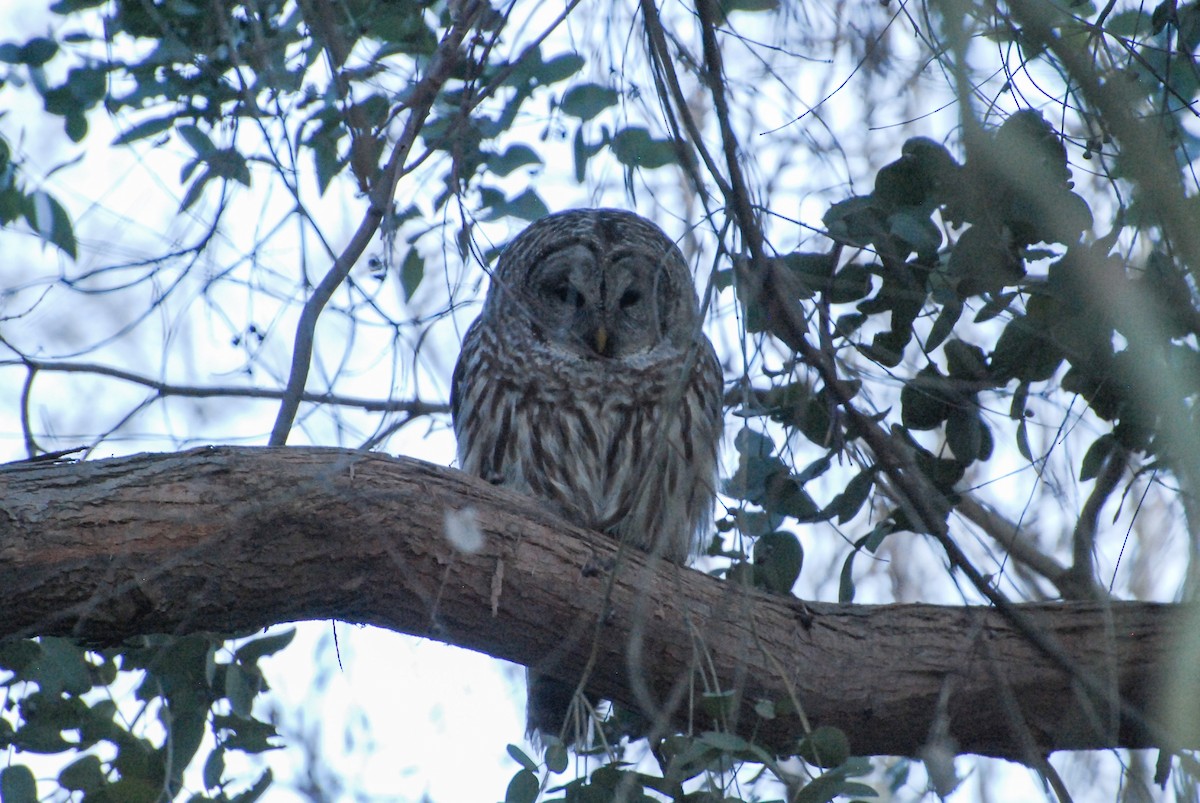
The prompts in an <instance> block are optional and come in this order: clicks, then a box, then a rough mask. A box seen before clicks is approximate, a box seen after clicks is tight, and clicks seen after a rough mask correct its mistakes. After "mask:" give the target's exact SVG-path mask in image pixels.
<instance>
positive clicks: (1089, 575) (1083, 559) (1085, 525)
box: [1064, 452, 1126, 599]
mask: <svg viewBox="0 0 1200 803" xmlns="http://www.w3.org/2000/svg"><path fill="white" fill-rule="evenodd" d="M1125 466H1126V460H1125V457H1124V455H1123V454H1121V453H1120V452H1114V453H1113V454H1111V455H1109V457H1108V459H1107V460H1105V461H1104V467H1103V468H1101V469H1100V473H1099V474H1098V475H1097V476H1096V486H1095V487H1094V488H1092V493H1091V495H1090V496H1088V500H1087V502H1085V503H1084V504H1083V510H1081V511H1080V513H1079V520H1078V521H1076V522H1075V531H1074V532H1073V533H1072V534H1071V558H1072V564H1071V568H1070V569H1069V570H1068V571H1067V575H1066V577H1065V578H1064V580H1065V581H1066V582H1065V583H1064V584H1065V585H1067V586H1068V589H1066V590H1064V596H1067V593H1066V592H1067V591H1072V592H1074V594H1073V596H1072V597H1068V599H1071V598H1074V599H1080V598H1086V597H1085V596H1083V595H1085V594H1087V593H1088V591H1089V589H1093V588H1095V587H1096V566H1095V560H1094V557H1093V555H1094V553H1095V548H1096V527H1097V525H1098V523H1099V520H1100V511H1101V510H1102V509H1103V508H1104V503H1105V502H1107V501H1108V497H1110V496H1112V493H1113V491H1115V490H1116V489H1117V483H1119V482H1120V481H1121V477H1123V476H1124V475H1125Z"/></svg>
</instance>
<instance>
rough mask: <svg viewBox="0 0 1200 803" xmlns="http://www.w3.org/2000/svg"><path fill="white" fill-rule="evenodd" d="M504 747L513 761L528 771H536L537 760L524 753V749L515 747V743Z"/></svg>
mask: <svg viewBox="0 0 1200 803" xmlns="http://www.w3.org/2000/svg"><path fill="white" fill-rule="evenodd" d="M505 749H506V750H508V754H509V755H510V756H512V758H513V761H515V762H517V763H518V764H520V765H521V766H522V767H524V768H525V769H527V770H529V771H530V772H537V762H536V761H534V760H533V759H532V758H530V757H529V756H527V755H525V751H524V750H522V749H521V748H519V747H517V746H516V745H515V744H510V745H507V746H506V748H505Z"/></svg>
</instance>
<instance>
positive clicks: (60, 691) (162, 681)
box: [0, 630, 294, 803]
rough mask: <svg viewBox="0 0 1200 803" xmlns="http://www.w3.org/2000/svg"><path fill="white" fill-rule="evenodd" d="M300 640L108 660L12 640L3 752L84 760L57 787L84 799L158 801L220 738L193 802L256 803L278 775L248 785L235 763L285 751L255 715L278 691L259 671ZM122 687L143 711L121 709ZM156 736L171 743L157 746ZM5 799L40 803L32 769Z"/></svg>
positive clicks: (151, 640)
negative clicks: (237, 776) (239, 757)
mask: <svg viewBox="0 0 1200 803" xmlns="http://www.w3.org/2000/svg"><path fill="white" fill-rule="evenodd" d="M293 635H294V631H290V630H289V631H285V632H281V633H277V634H273V635H268V636H262V637H259V638H255V639H252V640H249V641H245V642H243V643H241V645H240V646H238V647H237V648H236V649H234V650H233V651H232V652H228V651H227V650H226V649H225V647H224V644H225V639H223V638H220V637H216V636H206V635H193V636H186V637H181V638H171V637H166V636H157V637H147V638H143V639H140V640H139V643H138V644H137V645H131V646H126V647H121V648H115V649H103V650H88V649H85V648H84V647H82V646H80V645H78V644H76V643H74V642H72V641H70V640H68V639H62V638H40V639H35V640H22V641H7V642H4V643H2V644H0V670H3V673H4V674H3V677H4V679H3V681H2V682H0V687H3V688H4V690H5V704H4V710H5V711H6V712H8V715H7V716H3V717H0V748H8V749H13V750H16V751H18V752H25V753H35V754H42V755H55V754H69V755H74V756H76V758H75V759H74V760H73V761H71V762H70V763H68V764H66V766H64V767H63V769H62V770H61V771H59V773H58V776H57V779H56V780H57V786H58V788H60V789H62V790H66V791H68V792H71V793H74V794H76V795H78V797H77V798H75V799H78V800H81V801H87V802H88V803H139V801H145V803H154V801H159V800H164V799H165V800H173V799H175V798H176V797H177V796H178V795H179V794H181V793H182V792H183V791H184V782H185V779H184V771H185V770H186V769H187V768H188V767H189V765H190V764H191V762H192V760H193V758H194V757H195V756H196V754H197V753H198V751H199V750H200V747H201V744H202V742H203V740H204V738H205V736H206V734H211V736H212V737H213V738H214V739H215V742H216V743H215V745H214V746H213V747H212V749H211V750H209V752H208V755H207V758H206V759H205V761H204V764H203V769H202V771H201V778H200V779H201V781H202V783H203V786H204V789H205V790H206V791H205V792H202V793H195V794H192V795H190V796H189V797H188V800H189V801H191V802H192V803H203V802H204V801H212V803H251V801H254V800H257V799H258V798H259V797H260V796H261V795H262V793H263V792H264V791H266V788H267V786H268V785H269V784H270V782H271V777H270V771H269V770H268V771H265V772H264V773H263V774H262V775H260V776H259V778H258V779H257V780H255V781H254V782H253V783H251V784H249V785H248V786H246V785H245V784H244V783H242V782H240V781H233V780H231V779H229V778H227V777H226V774H225V763H226V758H227V756H229V755H230V754H233V753H242V754H246V755H253V754H257V753H261V752H263V751H266V750H272V749H275V748H276V747H277V746H278V745H276V744H275V743H274V742H273V738H274V737H275V736H276V734H275V729H274V727H273V725H271V724H270V723H269V722H267V721H266V720H264V719H262V718H260V717H258V716H256V715H255V714H254V710H253V708H254V701H255V699H256V698H257V697H258V696H259V695H261V694H263V693H264V692H266V691H267V690H268V686H267V683H266V681H265V680H264V678H263V675H262V671H261V669H260V667H259V661H260V660H261V659H262V658H264V657H266V656H269V655H272V654H274V653H276V652H278V651H279V650H281V649H283V648H284V647H286V646H287V645H288V644H289V643H290V642H291V640H292V636H293ZM124 683H132V684H133V685H134V690H133V698H134V700H135V701H136V704H137V708H136V711H133V712H131V711H129V710H126V709H124V708H122V707H121V706H119V705H118V703H117V701H116V700H115V699H114V698H113V696H112V695H111V693H110V689H111V688H113V687H114V686H117V687H119V686H120V685H122V684H124ZM151 724H153V725H155V726H156V727H155V728H149V727H148V726H149V725H151ZM153 730H158V731H159V732H161V733H162V734H165V736H164V737H161V738H156V737H155V736H154V735H153V734H152V731H153ZM239 787H244V788H241V789H240V791H235V790H237V789H238V788H239ZM0 799H3V800H4V803H32V802H33V801H36V800H39V799H41V798H40V796H39V792H38V784H37V782H36V779H35V778H34V775H33V773H32V771H31V770H30V769H29V768H28V767H27V766H25V765H23V764H16V763H14V764H10V765H9V766H7V767H6V768H5V769H4V770H3V771H2V772H0Z"/></svg>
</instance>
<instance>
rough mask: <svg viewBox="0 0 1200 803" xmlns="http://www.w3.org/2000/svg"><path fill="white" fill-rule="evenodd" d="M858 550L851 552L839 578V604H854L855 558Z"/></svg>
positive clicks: (843, 564)
mask: <svg viewBox="0 0 1200 803" xmlns="http://www.w3.org/2000/svg"><path fill="white" fill-rule="evenodd" d="M857 554H858V550H857V549H852V550H850V554H849V555H847V556H846V560H845V561H844V562H843V563H842V571H841V574H840V575H839V576H838V602H854V591H855V589H854V556H855V555H857Z"/></svg>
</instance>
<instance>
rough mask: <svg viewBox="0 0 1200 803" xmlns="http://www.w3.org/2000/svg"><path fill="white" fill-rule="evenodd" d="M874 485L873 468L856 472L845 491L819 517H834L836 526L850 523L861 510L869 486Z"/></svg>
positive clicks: (869, 491)
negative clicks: (836, 522)
mask: <svg viewBox="0 0 1200 803" xmlns="http://www.w3.org/2000/svg"><path fill="white" fill-rule="evenodd" d="M874 483H875V469H874V468H865V469H863V470H862V471H860V472H858V474H856V475H854V478H853V479H852V480H850V482H848V483H846V487H845V489H844V490H843V491H842V492H841V493H840V494H838V495H837V496H835V497H834V498H833V501H832V502H830V503H829V507H827V508H825V510H824V512H823V513H822V514H821V515H822V516H823V517H825V518H832V517H833V516H835V515H836V516H837V520H838V524H845V523H846V522H848V521H850V519H852V518H854V517H855V516H857V515H858V511H859V510H861V509H862V506H863V504H864V503H865V502H866V501H867V497H868V496H870V494H871V486H872V485H874Z"/></svg>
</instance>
